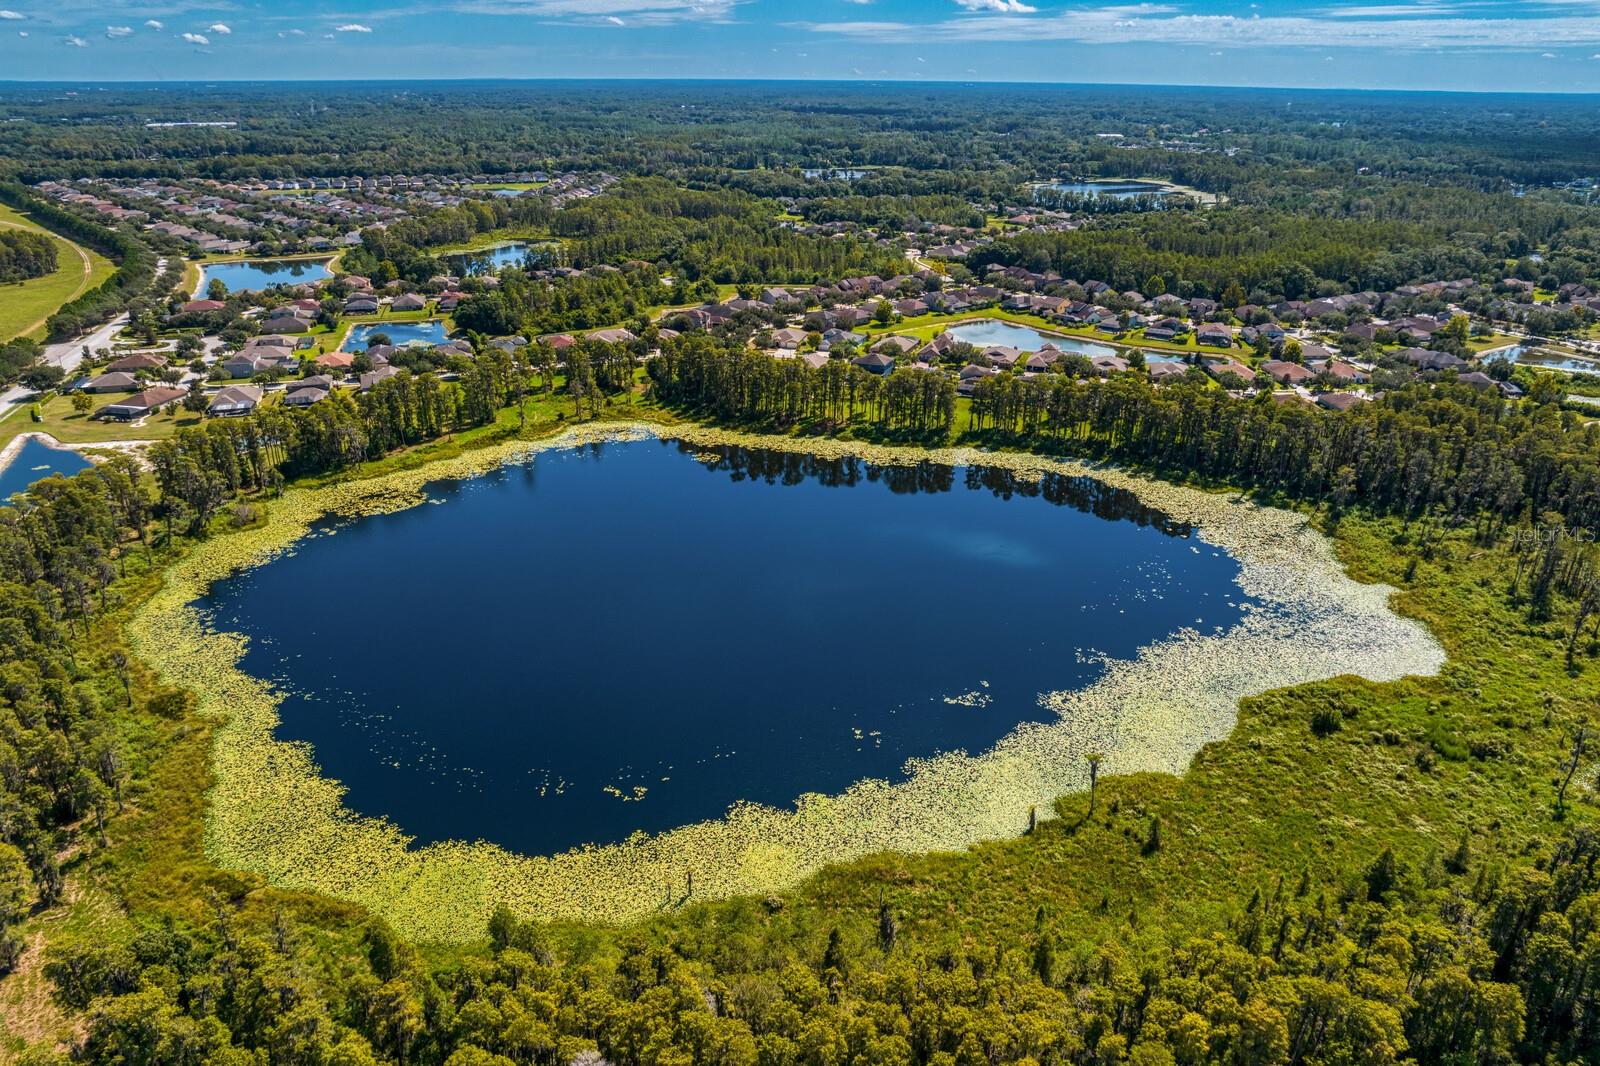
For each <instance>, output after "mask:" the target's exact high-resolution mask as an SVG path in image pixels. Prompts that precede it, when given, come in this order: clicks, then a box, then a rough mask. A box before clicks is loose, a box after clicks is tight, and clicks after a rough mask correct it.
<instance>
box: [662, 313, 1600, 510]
mask: <svg viewBox="0 0 1600 1066" xmlns="http://www.w3.org/2000/svg"><path fill="white" fill-rule="evenodd" d="M648 372H649V374H650V380H651V382H652V384H653V386H654V388H655V390H656V394H657V395H658V396H659V397H660V398H661V399H662V400H663V401H665V402H667V403H670V404H676V405H682V406H683V407H685V408H688V409H690V410H692V411H694V412H696V413H699V414H704V415H709V416H712V417H715V418H717V419H720V420H724V421H730V422H738V423H762V424H772V425H775V426H779V427H788V426H793V425H795V424H797V423H801V422H807V421H815V422H823V423H834V424H836V425H838V424H843V423H846V422H849V421H851V420H852V419H855V418H856V417H857V416H858V415H859V416H860V417H861V419H862V420H863V421H865V422H867V423H868V424H869V425H874V426H877V427H878V428H881V429H885V430H899V429H916V430H929V429H931V430H934V431H936V435H937V436H939V437H940V438H942V437H943V431H944V430H946V429H947V428H950V427H952V425H953V423H954V419H955V414H954V403H953V399H954V397H953V392H952V391H948V390H952V386H951V385H950V383H949V380H948V378H947V377H945V376H944V375H941V374H935V373H931V372H927V371H919V370H912V369H902V370H896V371H895V372H894V373H893V374H891V375H890V376H889V377H888V378H886V379H885V378H881V377H879V376H878V375H875V374H870V373H867V372H865V371H862V370H860V369H859V368H856V367H853V366H849V365H847V364H845V363H843V362H842V361H838V362H833V361H830V362H829V363H827V364H825V365H824V366H822V367H821V368H819V369H817V370H812V369H811V368H810V367H809V366H807V365H805V364H804V363H802V362H801V361H800V360H797V359H772V358H770V357H768V356H765V355H763V354H760V353H756V352H751V351H745V350H740V349H738V348H736V347H732V346H724V345H719V344H717V343H715V342H714V341H712V340H711V339H709V338H697V337H685V338H683V339H681V340H679V341H677V342H673V343H668V344H666V345H665V346H664V347H663V349H662V356H661V358H659V359H655V360H652V361H651V362H650V363H649V364H648ZM954 428H956V429H958V430H959V429H965V428H969V427H963V426H960V425H955V426H954ZM970 428H971V429H972V430H973V431H975V432H976V433H977V434H978V435H979V437H980V438H983V439H989V440H992V441H994V442H995V443H1003V444H1007V445H1010V446H1020V447H1027V448H1036V449H1039V450H1044V451H1053V452H1064V453H1068V454H1073V455H1081V456H1086V457H1093V458H1105V459H1114V460H1117V461H1119V462H1123V463H1131V464H1137V465H1140V466H1149V467H1153V468H1156V469H1160V470H1164V471H1168V472H1172V473H1174V474H1176V475H1178V476H1180V477H1181V476H1190V475H1192V476H1195V477H1200V478H1203V479H1206V480H1210V481H1216V482H1222V483H1226V484H1233V485H1241V486H1247V487H1253V488H1259V489H1263V490H1266V491H1270V492H1279V493H1284V494H1286V495H1288V496H1291V497H1293V498H1295V499H1300V500H1305V501H1308V502H1311V503H1322V502H1324V501H1327V502H1331V503H1332V504H1333V505H1334V506H1335V507H1336V508H1343V507H1345V506H1348V505H1352V504H1360V505H1362V506H1366V507H1370V508H1372V509H1374V510H1377V511H1381V512H1388V513H1398V514H1407V515H1418V514H1421V513H1423V512H1426V511H1430V510H1435V509H1437V510H1441V511H1443V512H1444V513H1446V514H1449V515H1451V516H1452V517H1457V518H1466V519H1471V518H1475V517H1479V516H1490V517H1492V520H1493V521H1494V522H1495V523H1497V524H1498V523H1514V522H1515V521H1517V520H1518V518H1519V517H1523V516H1531V517H1533V518H1537V517H1539V516H1541V515H1543V514H1545V513H1546V512H1555V513H1557V514H1560V515H1561V516H1563V517H1564V518H1565V520H1566V521H1567V522H1568V523H1569V524H1571V525H1572V526H1582V527H1589V528H1600V426H1596V425H1594V424H1592V423H1591V424H1589V425H1587V426H1585V425H1584V424H1583V421H1582V420H1581V419H1580V418H1579V417H1578V416H1576V415H1574V414H1570V413H1566V412H1563V411H1562V410H1561V409H1560V408H1559V407H1557V406H1555V405H1554V404H1545V405H1537V404H1529V403H1520V404H1519V403H1511V402H1508V401H1505V400H1503V399H1501V398H1500V397H1499V395H1498V394H1497V393H1494V392H1492V391H1489V392H1480V391H1478V390H1475V389H1473V388H1471V387H1470V386H1466V385H1434V384H1416V385H1411V386H1407V387H1404V388H1400V389H1397V390H1395V391H1392V392H1389V393H1386V394H1384V395H1383V396H1381V397H1379V398H1378V399H1376V400H1374V401H1372V402H1370V403H1363V404H1359V405H1357V406H1356V407H1355V408H1354V409H1353V410H1351V411H1349V412H1345V413H1336V412H1331V411H1325V410H1321V409H1317V408H1309V407H1306V406H1304V405H1302V404H1298V403H1296V404H1278V403H1274V402H1272V400H1271V397H1270V395H1268V394H1263V395H1262V396H1260V397H1259V398H1257V399H1250V400H1244V399H1235V398H1233V397H1231V396H1229V395H1228V394H1227V393H1226V392H1223V391H1221V390H1219V389H1215V388H1211V387H1207V386H1205V385H1193V384H1189V383H1184V382H1178V383H1173V384H1169V385H1164V386H1161V387H1156V386H1153V385H1151V384H1150V383H1149V381H1148V380H1146V379H1145V378H1144V376H1143V375H1142V374H1114V375H1112V376H1111V377H1110V378H1109V379H1107V380H1105V381H1100V380H1079V379H1077V378H1073V377H1071V376H1068V375H1065V374H1046V375H1040V376H1038V377H1033V378H1024V377H1021V376H1020V375H1014V374H1000V375H995V376H992V377H985V378H980V379H978V381H977V385H976V388H975V389H974V392H973V396H972V400H971V405H970Z"/></svg>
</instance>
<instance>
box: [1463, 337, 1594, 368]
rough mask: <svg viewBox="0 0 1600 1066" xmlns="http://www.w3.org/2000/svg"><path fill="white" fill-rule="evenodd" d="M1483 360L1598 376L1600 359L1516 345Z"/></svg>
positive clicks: (1486, 354)
mask: <svg viewBox="0 0 1600 1066" xmlns="http://www.w3.org/2000/svg"><path fill="white" fill-rule="evenodd" d="M1484 358H1485V359H1509V360H1511V361H1512V362H1513V363H1517V364H1519V365H1521V366H1532V367H1539V368H1540V369H1543V370H1565V371H1568V372H1570V373H1574V374H1600V359H1585V358H1584V357H1582V356H1579V355H1570V356H1569V355H1562V354H1560V353H1556V352H1552V351H1551V350H1550V349H1538V348H1528V347H1526V346H1524V345H1521V344H1517V345H1513V346H1512V347H1510V348H1500V349H1498V350H1496V351H1493V352H1486V353H1484Z"/></svg>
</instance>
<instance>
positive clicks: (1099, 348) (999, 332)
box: [949, 318, 1117, 359]
mask: <svg viewBox="0 0 1600 1066" xmlns="http://www.w3.org/2000/svg"><path fill="white" fill-rule="evenodd" d="M949 332H950V335H951V336H953V337H955V339H956V340H958V341H965V342H966V343H968V344H972V345H976V346H977V347H979V348H989V347H992V346H994V345H1001V346H1003V347H1006V348H1017V349H1019V350H1021V351H1024V352H1036V351H1038V350H1039V349H1040V348H1043V347H1044V346H1045V345H1046V344H1054V345H1055V346H1056V347H1057V348H1060V349H1061V350H1062V351H1064V352H1077V353H1078V354H1079V355H1086V356H1088V357H1089V358H1091V359H1093V358H1094V357H1095V356H1097V355H1116V354H1117V349H1115V348H1112V347H1110V346H1109V345H1105V344H1095V343H1094V342H1092V341H1085V340H1079V339H1077V338H1076V337H1063V336H1059V335H1057V334H1053V333H1040V332H1039V331H1038V330H1036V329H1030V328H1029V327H1027V326H1019V325H1017V324H1016V323H1014V322H1003V321H1001V320H1000V319H998V318H990V319H984V320H982V321H979V322H964V323H962V324H961V325H959V326H951V327H950V330H949Z"/></svg>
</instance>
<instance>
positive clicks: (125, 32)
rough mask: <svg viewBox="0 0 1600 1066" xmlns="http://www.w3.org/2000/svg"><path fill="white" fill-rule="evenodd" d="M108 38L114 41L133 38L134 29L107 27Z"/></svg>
mask: <svg viewBox="0 0 1600 1066" xmlns="http://www.w3.org/2000/svg"><path fill="white" fill-rule="evenodd" d="M106 36H107V37H109V38H110V39H111V40H113V41H114V40H116V39H117V38H118V37H132V36H133V27H132V26H107V27H106Z"/></svg>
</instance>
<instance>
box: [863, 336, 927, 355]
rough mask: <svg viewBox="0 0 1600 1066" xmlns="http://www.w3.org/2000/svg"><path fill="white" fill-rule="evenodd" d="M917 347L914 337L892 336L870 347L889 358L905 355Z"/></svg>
mask: <svg viewBox="0 0 1600 1066" xmlns="http://www.w3.org/2000/svg"><path fill="white" fill-rule="evenodd" d="M916 346H917V339H916V338H915V337H906V336H894V337H885V338H883V340H881V341H879V342H878V343H877V344H874V345H873V346H872V350H873V351H875V352H882V353H884V354H886V355H889V356H896V355H906V354H907V353H909V352H910V351H911V350H912V349H913V348H915V347H916Z"/></svg>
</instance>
